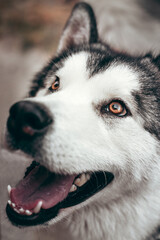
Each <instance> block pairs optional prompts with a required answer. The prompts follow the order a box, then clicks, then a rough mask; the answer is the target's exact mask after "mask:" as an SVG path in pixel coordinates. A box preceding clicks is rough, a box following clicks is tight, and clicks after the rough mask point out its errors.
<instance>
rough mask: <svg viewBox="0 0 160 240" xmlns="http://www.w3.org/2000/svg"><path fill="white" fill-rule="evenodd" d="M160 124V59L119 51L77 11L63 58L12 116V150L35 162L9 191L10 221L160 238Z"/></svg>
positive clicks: (92, 236) (135, 239)
mask: <svg viewBox="0 0 160 240" xmlns="http://www.w3.org/2000/svg"><path fill="white" fill-rule="evenodd" d="M159 120H160V57H159V56H157V57H154V58H153V57H152V56H151V55H150V54H147V55H146V56H143V57H131V56H128V55H127V54H120V53H117V52H116V51H115V49H114V50H111V49H110V48H109V47H108V46H107V45H106V44H104V43H103V42H102V41H101V40H100V39H99V37H98V32H97V27H96V20H95V16H94V13H93V10H92V8H91V7H90V6H89V5H88V4H86V3H78V4H77V5H76V6H75V7H74V9H73V11H72V14H71V16H70V18H69V20H68V22H67V24H66V26H65V29H64V31H63V34H62V37H61V40H60V43H59V47H58V51H57V55H56V56H55V57H54V58H53V59H52V60H51V61H50V63H49V64H47V65H46V66H45V67H44V69H43V70H42V71H41V72H40V73H39V74H38V75H37V76H36V78H35V79H34V81H33V84H32V87H31V89H30V92H29V97H28V98H26V99H24V100H23V101H20V102H17V103H15V104H14V105H13V106H12V107H11V109H10V115H9V118H8V122H7V128H8V131H7V133H6V141H7V143H8V146H9V147H10V148H12V149H20V150H22V151H23V152H25V153H27V154H28V155H29V156H31V157H32V158H33V160H34V161H33V163H32V164H31V166H29V167H28V168H27V170H26V173H25V176H24V178H23V179H22V180H21V181H20V182H19V183H18V184H17V186H16V187H13V188H11V186H8V192H9V195H10V199H9V200H8V204H7V207H6V212H7V215H8V218H9V219H10V221H11V222H12V223H13V224H15V225H18V226H35V225H42V226H48V225H54V226H53V228H56V226H57V223H58V222H60V221H63V222H64V224H65V225H66V226H67V227H66V229H67V228H68V230H69V231H70V232H71V233H72V235H73V239H76V240H78V239H81V240H82V239H83V240H102V239H105V240H142V239H159V238H158V232H159V230H160V229H159V224H160V157H159V156H160V147H159V146H160V144H159V141H160V121H159ZM64 219H65V220H64ZM66 239H67V233H66Z"/></svg>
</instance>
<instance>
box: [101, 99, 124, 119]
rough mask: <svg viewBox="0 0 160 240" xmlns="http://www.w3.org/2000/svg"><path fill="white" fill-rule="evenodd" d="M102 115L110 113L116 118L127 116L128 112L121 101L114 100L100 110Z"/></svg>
mask: <svg viewBox="0 0 160 240" xmlns="http://www.w3.org/2000/svg"><path fill="white" fill-rule="evenodd" d="M101 112H102V113H107V112H108V113H112V114H114V115H116V116H118V117H124V116H126V115H127V113H128V110H127V108H126V106H125V104H124V103H123V102H121V101H118V100H115V101H112V102H110V103H109V104H108V105H105V106H103V107H102V108H101Z"/></svg>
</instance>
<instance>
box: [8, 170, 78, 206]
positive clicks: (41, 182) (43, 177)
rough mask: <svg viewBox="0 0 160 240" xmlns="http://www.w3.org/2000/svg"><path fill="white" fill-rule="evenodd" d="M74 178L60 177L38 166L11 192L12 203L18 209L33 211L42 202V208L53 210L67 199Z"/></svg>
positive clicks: (68, 176)
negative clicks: (52, 208)
mask: <svg viewBox="0 0 160 240" xmlns="http://www.w3.org/2000/svg"><path fill="white" fill-rule="evenodd" d="M74 178H75V175H67V176H64V175H58V174H54V173H51V172H49V171H48V170H47V169H46V168H45V167H43V166H36V167H35V168H34V169H33V170H32V171H31V172H30V173H29V174H28V175H27V176H26V177H25V178H24V179H23V180H21V181H20V182H19V183H18V185H17V186H16V188H13V189H12V190H11V201H12V202H13V203H15V204H16V206H17V207H18V208H20V207H22V208H24V209H28V210H32V209H33V208H34V207H35V206H36V205H37V203H38V202H39V201H40V200H41V201H42V202H43V204H42V208H44V209H47V208H51V207H53V206H55V205H56V204H57V203H59V202H61V201H63V200H64V199H65V198H66V197H67V195H68V193H69V190H70V188H71V186H72V183H73V181H74Z"/></svg>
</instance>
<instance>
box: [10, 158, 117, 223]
mask: <svg viewBox="0 0 160 240" xmlns="http://www.w3.org/2000/svg"><path fill="white" fill-rule="evenodd" d="M113 178H114V176H113V174H112V173H110V172H94V173H82V174H79V175H60V174H55V173H52V172H50V171H49V170H47V169H46V168H45V167H43V166H41V165H40V164H39V163H37V162H35V161H33V163H32V164H31V166H30V167H28V168H27V171H26V173H25V176H24V178H23V179H22V180H21V181H20V182H19V183H18V184H17V186H16V187H15V188H11V186H8V193H9V198H10V199H9V200H8V204H7V207H6V212H7V215H8V217H9V219H10V221H11V222H12V223H13V224H15V225H19V226H32V225H38V224H43V223H45V222H47V221H49V220H51V219H53V218H55V217H56V216H57V215H58V213H59V211H60V209H64V208H68V207H72V206H75V205H77V204H80V203H81V202H83V201H85V200H87V199H88V198H90V197H91V196H93V195H94V194H95V193H97V192H99V191H100V190H102V189H103V188H104V187H106V186H107V185H108V184H109V183H110V182H111V181H112V180H113Z"/></svg>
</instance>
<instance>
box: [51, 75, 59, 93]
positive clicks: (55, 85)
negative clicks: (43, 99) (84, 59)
mask: <svg viewBox="0 0 160 240" xmlns="http://www.w3.org/2000/svg"><path fill="white" fill-rule="evenodd" d="M59 87H60V79H59V77H57V76H56V77H55V80H54V81H53V83H52V85H51V86H50V87H49V88H48V90H49V91H51V92H55V91H57V90H58V89H59Z"/></svg>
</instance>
